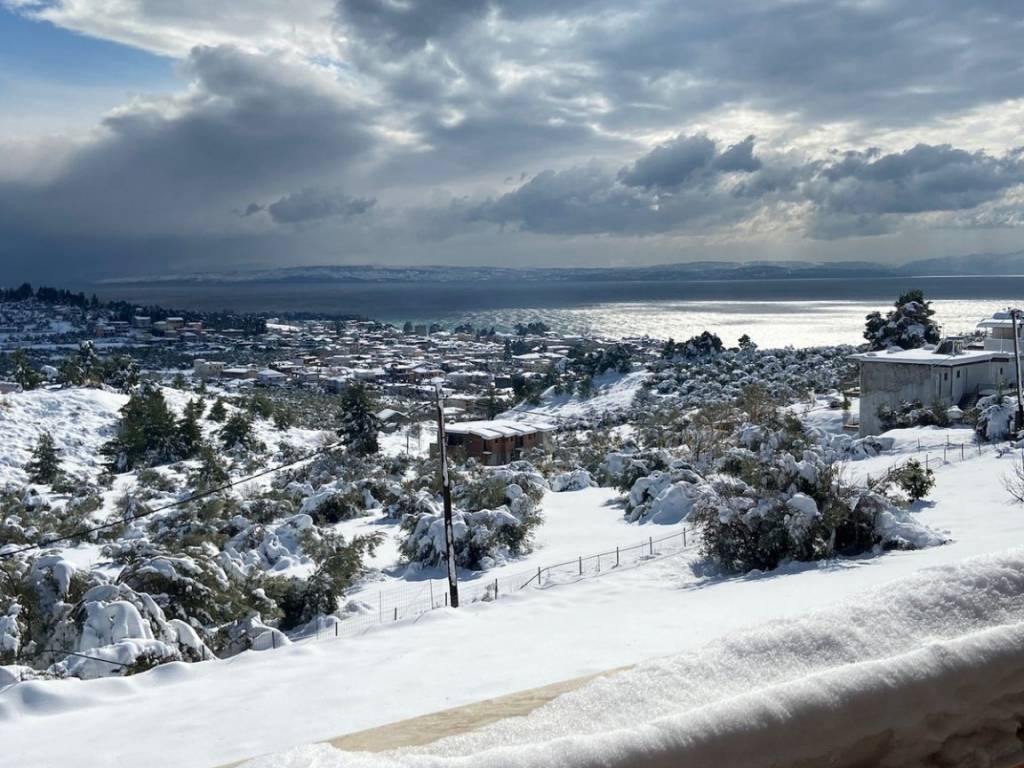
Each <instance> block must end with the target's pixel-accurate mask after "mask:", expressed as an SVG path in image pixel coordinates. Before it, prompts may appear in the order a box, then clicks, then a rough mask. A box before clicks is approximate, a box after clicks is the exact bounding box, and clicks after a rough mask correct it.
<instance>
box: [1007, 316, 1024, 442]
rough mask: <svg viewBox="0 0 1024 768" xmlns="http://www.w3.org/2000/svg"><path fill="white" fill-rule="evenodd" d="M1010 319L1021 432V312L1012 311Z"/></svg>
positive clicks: (1023, 397) (1023, 417) (1023, 408)
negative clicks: (1018, 335) (1018, 330)
mask: <svg viewBox="0 0 1024 768" xmlns="http://www.w3.org/2000/svg"><path fill="white" fill-rule="evenodd" d="M1010 318H1011V319H1012V320H1013V362H1014V363H1015V364H1016V366H1017V419H1016V427H1017V431H1018V432H1019V431H1020V430H1021V428H1024V392H1021V386H1020V385H1021V375H1020V339H1019V338H1018V337H1017V323H1018V322H1019V321H1020V310H1019V309H1011V310H1010Z"/></svg>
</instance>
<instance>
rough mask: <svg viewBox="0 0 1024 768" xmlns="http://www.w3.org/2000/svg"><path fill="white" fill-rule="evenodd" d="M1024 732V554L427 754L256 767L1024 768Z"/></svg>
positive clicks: (733, 644) (767, 633) (750, 639)
mask: <svg viewBox="0 0 1024 768" xmlns="http://www.w3.org/2000/svg"><path fill="white" fill-rule="evenodd" d="M1022 723H1024V552H1021V551H1020V550H1016V551H1014V552H1013V553H1012V554H1008V555H1003V556H1000V557H984V558H977V559H974V560H969V561H966V562H965V563H963V564H961V565H956V566H947V567H942V568H937V569H932V570H930V571H926V572H923V573H921V574H920V575H918V576H915V577H912V578H909V579H903V580H901V581H898V582H893V583H892V584H891V585H890V586H887V587H885V588H882V589H879V590H876V591H874V592H873V593H869V594H867V595H865V596H864V597H862V598H859V599H857V600H854V601H851V602H848V603H844V604H842V605H839V606H837V607H836V608H834V609H830V610H827V611H821V612H817V613H814V614H810V615H808V616H806V617H803V618H800V619H793V620H787V621H780V622H775V623H772V624H768V625H764V626H762V627H759V628H751V629H750V630H747V631H745V632H742V633H737V634H735V635H733V636H731V637H729V638H727V639H725V640H721V641H717V642H714V643H712V644H710V645H708V646H706V647H705V648H704V649H703V650H700V651H697V652H694V653H690V654H686V655H683V656H678V657H669V658H666V659H659V660H656V661H653V662H648V663H645V664H642V665H639V666H637V667H635V668H633V669H631V670H627V671H625V672H622V673H619V674H617V675H613V676H610V677H605V678H598V679H596V680H594V681H593V682H591V683H589V684H587V685H585V686H584V687H582V688H580V689H578V690H576V691H573V692H571V693H568V694H565V695H563V696H561V697H559V698H557V699H555V700H554V701H552V702H550V703H549V704H547V705H545V706H543V707H541V708H539V709H537V710H535V711H534V712H533V713H531V714H530V715H529V716H527V717H517V718H509V719H508V720H504V721H500V722H498V723H494V724H493V725H490V726H486V727H484V728H481V729H479V730H477V731H474V732H471V733H468V734H464V735H461V736H453V737H450V738H447V739H442V740H440V741H437V742H435V743H434V744H430V745H428V746H425V747H418V748H409V749H404V750H395V751H391V752H386V753H379V754H369V753H345V752H340V751H337V750H334V749H333V748H331V747H328V746H325V745H317V746H311V747H305V748H302V749H298V750H294V751H292V752H288V753H285V754H281V755H275V756H268V757H265V758H260V759H258V760H255V761H252V762H251V763H249V764H247V765H249V766H250V767H251V768H270V767H271V766H273V768H297V767H298V766H303V767H304V768H306V767H308V766H317V768H341V767H342V766H344V767H345V768H352V767H355V768H397V766H408V767H410V768H427V767H428V766H429V767H430V768H441V767H442V766H444V767H454V766H460V767H462V766H466V767H468V766H474V768H497V767H498V766H503V767H505V766H515V768H534V767H535V766H536V768H540V767H541V766H550V765H559V766H565V767H567V768H592V767H593V768H597V767H598V766H601V768H613V767H616V766H622V767H623V768H625V767H626V766H629V768H669V766H681V765H684V766H687V767H688V768H701V767H707V768H711V767H712V766H713V767H714V768H720V767H721V766H729V767H730V768H755V767H760V766H772V767H773V768H790V767H792V768H813V767H815V766H829V767H830V768H855V767H857V766H875V765H884V766H887V767H888V768H899V767H901V766H908V767H909V766H920V765H928V766H961V765H962V766H970V767H971V768H986V767H995V766H1004V765H1006V766H1009V765H1016V764H1017V763H1020V762H1024V750H1022V740H1021V737H1020V736H1018V730H1019V729H1021V727H1022ZM440 735H441V734H439V736H440Z"/></svg>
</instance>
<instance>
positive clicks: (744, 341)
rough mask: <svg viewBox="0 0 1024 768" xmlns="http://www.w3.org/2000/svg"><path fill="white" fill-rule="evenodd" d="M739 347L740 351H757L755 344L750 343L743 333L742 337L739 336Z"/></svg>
mask: <svg viewBox="0 0 1024 768" xmlns="http://www.w3.org/2000/svg"><path fill="white" fill-rule="evenodd" d="M739 347H740V349H749V350H755V349H757V344H755V343H754V342H753V341H751V339H750V337H749V336H748V335H747V334H745V333H744V334H743V335H742V336H740V339H739Z"/></svg>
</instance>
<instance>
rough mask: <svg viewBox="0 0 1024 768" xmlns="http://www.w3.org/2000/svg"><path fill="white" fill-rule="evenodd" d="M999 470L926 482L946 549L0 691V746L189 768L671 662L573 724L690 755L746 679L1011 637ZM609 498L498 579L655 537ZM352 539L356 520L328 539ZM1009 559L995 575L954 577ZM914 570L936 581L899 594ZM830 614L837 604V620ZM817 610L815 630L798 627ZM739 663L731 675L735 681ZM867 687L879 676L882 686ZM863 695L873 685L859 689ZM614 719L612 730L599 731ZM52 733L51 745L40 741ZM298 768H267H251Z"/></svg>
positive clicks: (563, 594) (661, 572) (956, 466)
mask: <svg viewBox="0 0 1024 768" xmlns="http://www.w3.org/2000/svg"><path fill="white" fill-rule="evenodd" d="M944 436H945V435H944V433H943V431H942V430H936V429H931V430H928V431H927V434H926V439H925V440H923V443H924V444H925V445H930V444H941V443H942V442H943V438H944ZM897 438H898V439H897V440H896V441H895V450H896V455H895V456H894V455H889V454H887V455H882V456H877V457H874V458H870V459H864V460H862V461H859V462H858V461H854V462H850V463H849V467H850V471H851V472H861V471H865V472H866V471H870V472H871V473H872V474H875V473H876V472H879V471H882V470H883V469H884V467H885V466H886V465H888V464H892V463H893V462H897V461H902V460H904V459H905V458H907V457H908V456H909V455H911V454H912V453H913V452H915V451H916V446H917V435H915V434H914V433H913V432H909V433H906V434H900V435H897ZM937 455H941V449H939V450H938V451H936V450H935V449H933V451H932V459H931V460H932V461H934V462H938V461H939V459H938V458H937ZM1015 461H1017V458H1016V457H1015V455H1012V454H1011V455H1002V454H1000V453H999V452H998V451H996V450H995V449H994V448H993V447H991V446H990V447H988V448H987V449H986V450H985V451H984V452H980V453H979V452H977V451H975V452H974V453H970V452H966V453H965V455H964V459H963V460H962V461H961V460H960V456H959V452H957V455H956V456H955V460H954V457H952V456H951V457H950V463H948V464H944V465H936V464H933V465H932V466H933V467H936V470H935V471H936V480H937V484H936V488H935V490H934V492H933V493H932V495H931V499H930V500H929V501H926V502H918V503H917V504H916V505H915V507H914V510H915V511H914V515H915V516H916V517H917V518H918V519H919V520H920V522H922V523H924V524H926V525H928V526H930V527H931V528H932V529H933V530H937V531H940V532H942V533H944V534H945V535H946V536H947V537H948V538H949V539H951V541H950V543H948V544H946V545H944V546H939V547H932V548H928V549H923V550H920V551H912V552H890V553H887V554H884V555H882V556H877V557H858V558H845V559H835V560H826V561H822V562H818V563H801V564H790V565H786V566H783V567H781V568H779V569H777V570H776V571H772V572H770V573H763V574H756V573H752V574H747V575H746V576H741V577H731V578H730V577H723V576H719V575H715V574H713V573H695V572H694V571H693V570H691V569H690V568H689V567H688V566H689V564H690V562H691V561H692V560H693V558H694V555H692V554H688V555H685V556H679V557H670V558H666V559H662V560H658V561H654V562H651V563H650V564H648V565H645V566H644V567H641V568H635V569H630V570H624V571H621V572H610V573H607V574H603V575H602V576H601V577H600V578H594V579H589V580H585V581H581V582H579V583H577V584H574V585H567V586H560V587H555V588H552V589H545V590H534V589H525V590H522V591H521V592H519V593H517V594H514V595H505V596H503V598H502V599H501V600H498V601H497V602H492V603H477V604H472V605H466V606H464V607H462V608H460V609H458V610H457V611H456V610H451V609H440V610H436V611H433V612H431V613H429V614H426V615H424V616H422V617H421V618H420V619H419V620H418V621H416V622H412V623H403V624H400V625H399V626H397V627H395V628H394V629H381V630H372V631H369V632H367V633H366V634H365V635H362V636H358V637H354V638H345V639H339V640H334V639H333V638H332V639H327V640H321V641H319V642H316V641H310V642H302V643H297V644H295V645H292V646H289V647H287V648H284V649H279V650H276V651H269V652H247V653H243V654H241V655H239V656H235V657H232V658H230V659H228V660H226V661H209V662H201V663H196V664H188V665H186V664H177V663H176V664H169V665H165V666H162V667H159V668H157V669H155V670H152V671H150V672H146V673H143V674H140V675H136V676H133V677H130V678H117V679H104V680H98V681H86V682H83V681H76V680H63V681H57V680H54V681H34V682H27V683H21V684H19V685H16V686H12V687H8V688H6V689H4V690H3V691H0V733H2V734H3V738H4V745H5V748H6V749H7V750H9V754H11V755H13V756H14V758H15V759H16V761H17V763H18V764H25V765H55V764H63V763H71V762H73V763H74V764H76V765H82V766H93V765H95V766H99V765H109V764H112V763H114V762H129V763H132V762H136V763H140V762H145V761H147V760H151V759H152V755H160V756H161V760H162V761H164V762H166V763H167V764H174V765H178V766H197V768H198V766H209V765H217V764H220V763H225V762H228V761H231V760H237V759H242V758H245V757H251V756H254V755H259V754H263V753H266V752H271V751H275V750H283V749H288V748H291V747H296V746H298V745H302V744H309V743H311V742H315V741H318V740H323V739H328V738H333V737H336V736H339V735H342V734H344V733H350V732H354V731H359V730H363V729H366V728H369V727H373V726H378V725H382V724H385V723H389V722H394V721H396V720H400V719H403V718H407V717H412V716H416V715H420V714H425V713H428V712H433V711H437V710H440V709H445V708H448V707H452V706H457V705H460V704H465V703H469V702H473V701H477V700H480V699H484V698H488V697H492V696H496V695H501V694H504V693H508V692H510V691H514V690H521V689H526V688H531V687H535V686H539V685H544V684H548V683H551V682H554V681H557V680H563V679H566V678H570V677H575V676H578V675H584V674H589V673H593V672H597V671H600V670H606V669H613V668H617V667H620V666H623V665H628V664H636V663H640V662H645V661H649V660H652V659H657V658H659V657H664V656H674V658H673V659H669V660H666V661H664V662H655V663H653V664H651V665H648V666H645V667H643V668H642V670H647V671H642V670H641V672H640V674H641V679H642V680H644V681H646V682H647V683H649V684H651V685H652V686H657V687H652V689H651V691H652V693H657V692H664V693H665V696H666V698H665V700H664V701H665V705H666V706H670V707H675V709H668V710H666V709H664V708H659V707H660V706H661V705H655V704H654V703H651V702H648V701H647V699H638V700H637V702H638V703H637V705H636V706H635V707H634V706H633V705H628V704H626V703H623V704H622V705H621V706H619V705H616V706H615V707H608V708H607V711H604V710H602V709H600V708H599V709H598V711H591V709H587V710H579V711H587V712H590V713H591V715H592V716H593V718H594V724H595V730H596V729H597V728H600V729H601V730H602V731H608V732H611V731H612V729H614V728H617V727H620V726H622V725H629V726H634V725H635V724H636V722H637V721H638V720H640V721H643V720H646V721H651V722H653V721H654V720H655V719H656V718H657V717H661V716H671V715H672V713H673V712H678V711H679V710H682V711H683V713H684V714H685V713H686V712H690V715H688V717H689V718H690V719H688V720H685V721H683V725H681V726H679V727H684V726H685V728H687V729H691V728H692V729H694V730H693V733H694V734H695V738H696V737H697V736H699V735H700V734H702V733H705V731H703V730H700V728H701V727H702V726H701V723H702V722H705V721H704V720H701V718H703V717H705V716H706V715H707V713H716V712H723V713H727V712H728V710H721V709H707V708H708V707H719V706H726V704H724V703H723V702H724V701H725V699H726V698H727V697H728V696H730V695H733V694H738V693H743V692H744V691H747V690H748V689H749V685H750V684H749V681H750V680H755V681H757V682H758V684H759V685H761V684H777V685H796V686H798V688H795V689H786V690H796V691H798V692H799V690H801V689H800V688H799V686H800V685H803V683H801V682H800V681H811V682H812V683H813V681H814V680H815V679H816V678H814V677H812V676H813V675H822V674H825V673H827V672H828V670H830V669H832V668H834V667H836V666H837V665H840V664H849V663H851V662H864V661H868V660H873V661H877V662H879V663H882V664H885V663H888V662H886V659H889V660H891V661H892V664H893V665H895V666H894V667H893V668H895V669H899V668H900V665H901V664H902V662H900V661H899V659H900V658H903V656H905V655H908V654H915V653H919V652H920V653H925V654H926V656H927V654H928V653H932V654H933V656H932V657H929V658H934V653H935V652H934V651H927V650H926V651H921V647H922V646H923V644H925V643H927V642H930V641H933V640H936V639H939V640H942V641H943V642H946V641H949V642H951V643H952V642H958V640H957V638H961V637H970V636H973V635H975V634H978V633H982V632H985V631H989V630H994V629H995V628H997V627H998V626H1000V625H1003V624H1011V623H1016V622H1021V621H1024V603H1021V601H1020V597H1019V595H1020V588H1019V584H1018V580H1019V577H1018V576H1017V575H1016V574H1017V573H1018V572H1019V571H1020V570H1021V569H1024V559H1022V558H1024V554H1021V551H1022V550H1020V548H1022V547H1024V512H1022V510H1021V508H1020V507H1019V506H1018V505H1015V504H1013V503H1011V501H1010V499H1009V497H1008V495H1007V494H1006V492H1005V490H1004V489H1003V485H1002V480H1003V477H1004V476H1005V475H1006V474H1007V472H1009V471H1010V469H1011V467H1012V466H1013V464H1014V462H1015ZM556 496H557V498H551V497H556ZM609 498H610V497H609V495H608V492H607V491H602V490H601V489H593V490H590V491H578V492H569V493H566V494H558V495H556V494H551V495H550V496H549V497H548V498H546V499H545V501H544V510H545V514H546V516H547V522H546V523H545V524H544V525H543V526H542V527H541V528H540V529H538V549H537V551H536V552H535V554H534V555H531V556H530V558H531V559H529V560H527V561H520V564H519V565H514V567H517V568H518V567H523V566H524V565H526V566H527V567H529V565H532V564H533V563H535V562H538V561H540V560H544V561H547V560H548V558H551V559H558V558H560V557H562V556H564V554H565V553H567V552H568V551H570V550H573V549H578V548H580V547H579V546H578V541H577V539H580V540H582V539H583V538H584V537H586V536H592V537H593V538H592V542H593V544H594V545H595V546H596V545H597V544H598V543H599V541H598V540H599V539H600V540H602V541H603V540H605V537H607V540H611V539H612V538H615V539H617V540H621V539H627V540H626V542H624V543H628V541H629V539H628V538H627V534H628V532H629V531H643V533H647V531H648V530H650V529H652V528H654V527H655V526H651V525H650V524H648V525H646V526H643V527H640V526H637V525H636V524H634V526H633V527H630V526H629V525H627V524H625V523H623V522H622V521H621V511H620V510H617V509H615V508H614V507H608V506H606V504H607V502H608V500H609ZM560 504H561V505H564V506H561V507H559V506H558V505H560ZM617 516H618V517H617ZM368 524H373V521H372V520H365V521H357V522H356V523H346V524H345V525H353V526H354V525H368ZM658 528H660V526H658ZM620 530H621V531H622V532H623V533H622V535H621V536H620V535H619V531H620ZM1015 548H1016V550H1015V551H1013V552H1011V553H1010V554H1007V555H1005V556H1001V557H1000V558H996V559H986V560H983V561H981V562H980V563H976V564H970V563H968V564H966V565H963V566H961V565H958V564H960V563H961V562H962V561H964V560H965V559H967V558H971V557H976V556H984V555H988V554H991V553H1002V552H1006V551H1007V550H1012V549H1015ZM392 554H393V553H392ZM381 558H382V560H381V562H380V563H379V564H380V565H384V564H385V561H386V560H389V559H390V558H389V556H388V555H387V554H386V553H385V554H383V555H381ZM509 567H513V565H510V566H509ZM928 568H937V569H938V570H931V571H927V572H926V573H924V574H921V575H920V576H916V574H919V573H920V572H921V571H922V570H924V569H928ZM397 575H398V574H397V573H392V577H397ZM906 578H910V579H911V580H910V581H909V582H908V583H907V584H905V585H903V586H897V585H894V586H892V587H891V588H887V589H886V590H884V591H883V592H881V593H878V594H876V595H875V596H867V597H863V598H858V597H856V596H857V595H858V594H859V593H861V592H863V591H864V590H866V589H867V590H870V589H876V588H879V587H882V586H883V585H885V584H887V583H889V582H892V581H894V580H898V579H906ZM929 585H935V589H934V590H932V589H931V587H929ZM907 594H909V595H911V597H909V598H908V597H906V595H907ZM850 599H855V600H856V602H854V603H852V604H850V605H843V604H842V603H843V601H847V600H850ZM823 609H827V610H828V612H827V613H826V614H823V615H821V616H817V617H810V618H806V619H803V618H800V617H802V616H805V615H806V614H808V612H812V611H816V610H823ZM780 620H783V623H782V624H776V623H775V622H778V621H780ZM793 622H795V623H793ZM737 633H742V634H737ZM949 647H950V648H952V647H953V646H949ZM755 649H756V652H755ZM965 653H966V652H965ZM679 654H684V656H679ZM901 655H903V656H901ZM940 656H941V654H940ZM741 661H742V662H743V663H744V664H747V665H749V666H740V662H741ZM908 663H910V662H908ZM915 663H916V662H915ZM921 663H923V664H926V665H927V664H930V663H931V662H928V661H927V659H926V660H925V661H922V662H921ZM865 669H867V668H865ZM879 669H880V670H882V671H879V673H878V674H879V675H884V674H886V673H885V672H884V668H882V667H880V668H879ZM680 679H685V680H686V681H687V682H686V684H685V685H682V684H681V683H680V682H679V681H680ZM864 679H865V682H867V681H869V680H875V679H882V678H881V677H876V676H871V675H868V673H867V672H865V678H864ZM808 684H810V683H808ZM839 684H840V683H838V682H837V683H836V685H839ZM600 685H601V686H604V685H608V686H611V687H609V688H598V691H599V692H601V695H604V694H607V696H608V700H609V701H619V700H620V699H621V700H622V701H623V702H625V701H626V699H627V698H628V696H627V693H626V692H627V691H628V690H630V687H631V686H634V685H637V683H636V681H635V680H633V681H628V680H627V681H626V682H623V683H621V685H622V687H621V688H619V687H618V686H619V685H620V684H619V683H612V682H611V681H609V682H607V683H605V682H602V683H600ZM675 688H678V694H676V693H673V692H672V691H673V689H675ZM805 690H807V691H809V692H808V693H807V694H806V695H808V696H809V695H814V694H813V692H812V690H811V689H805ZM827 690H837V689H833V688H829V689H827ZM580 695H581V696H588V697H589V696H597V695H598V694H595V693H593V692H589V693H588V692H587V691H581V692H580ZM794 695H796V694H794ZM801 695H803V694H801ZM616 697H619V698H616ZM588 700H590V699H586V698H584V699H580V700H577V701H576V705H575V706H576V707H577V709H578V708H579V707H581V706H582V704H583V702H584V701H588ZM764 701H765V699H764V698H762V699H757V700H752V701H750V702H748V703H749V706H751V707H754V709H750V710H742V711H750V712H755V711H761V710H757V709H756V707H758V706H761V705H762V704H763V702H764ZM645 702H646V703H645ZM558 706H562V705H558ZM565 706H570V707H572V706H573V705H572V703H571V702H570V703H569V704H566V705H565ZM595 706H596V705H595ZM588 707H589V705H588ZM617 708H618V709H621V710H622V713H623V715H622V716H623V717H624V718H626V719H627V720H628V722H626V723H623V721H622V720H615V719H614V718H615V717H617V715H616V714H615V711H616V709H617ZM702 708H703V709H702ZM737 711H740V710H737ZM296 713H300V716H295V714H296ZM868 714H870V712H869V713H868ZM723 716H724V715H723ZM573 717H575V716H573ZM559 722H560V723H562V724H563V725H565V724H568V725H569V726H572V724H573V723H575V722H576V720H574V719H572V718H571V717H570V715H568V714H566V715H565V718H562V717H561V716H559V717H552V718H550V722H549V721H548V719H547V716H546V715H541V722H539V723H535V722H531V723H530V724H529V725H528V727H527V729H526V731H524V732H525V733H536V734H537V738H538V739H540V738H542V737H543V739H557V738H560V734H559V732H557V731H556V730H553V729H555V728H556V726H557V724H558V723H559ZM756 722H761V720H757V721H756ZM766 722H767V721H766ZM669 725H672V724H669ZM652 727H656V728H659V729H661V728H663V727H668V726H663V725H661V724H659V725H656V726H652ZM672 727H676V726H675V725H672ZM112 728H116V729H117V730H118V731H119V732H122V733H130V734H131V738H111V739H109V740H107V741H106V742H105V743H104V746H103V749H102V750H89V751H85V752H83V751H81V750H80V749H79V748H78V745H80V744H83V743H86V742H88V740H89V739H94V738H95V734H97V733H108V732H110V731H111V729H112ZM534 729H536V730H534ZM673 732H674V733H677V732H678V731H673ZM687 732H689V730H688V731H687ZM54 733H59V734H60V735H61V738H60V739H54V738H52V734H54ZM516 733H518V732H516ZM516 733H513V732H512V731H509V732H508V733H505V732H502V731H499V734H498V735H496V736H495V737H494V739H495V741H494V743H495V744H500V743H503V742H502V741H501V739H505V738H506V737H507V738H508V739H510V740H511V741H509V742H508V743H510V744H512V743H520V742H516V741H515V739H517V738H520V736H517V735H516ZM602 738H603V737H602ZM472 743H475V744H477V747H475V748H478V747H479V745H480V743H481V742H471V741H467V742H465V744H466V745H467V746H466V747H465V748H466V749H469V748H470V747H471V746H472ZM601 743H602V744H605V745H609V746H613V745H614V743H615V742H601ZM630 743H632V742H630ZM562 744H563V746H565V743H564V742H562ZM453 750H454V747H453ZM305 754H306V757H308V755H309V753H305ZM549 754H556V753H549ZM306 757H303V758H302V759H306ZM296 759H298V758H296ZM319 759H326V758H323V756H320V758H319ZM392 759H394V758H392ZM402 759H404V758H402ZM431 759H434V758H431ZM427 763H429V761H427ZM300 764H303V763H301V762H295V761H294V760H293V761H292V762H290V763H289V762H286V761H285V759H284V758H275V760H274V761H270V762H266V763H264V765H300ZM326 764H328V765H330V764H331V763H326ZM346 764H347V763H346ZM384 764H387V763H384ZM391 764H396V763H394V762H392V763H391ZM397 764H407V763H401V762H399V763H397ZM429 764H438V763H437V762H436V760H435V762H434V763H429ZM474 764H477V763H474ZM726 764H731V763H729V762H728V761H727V762H726Z"/></svg>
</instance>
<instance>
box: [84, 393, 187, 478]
mask: <svg viewBox="0 0 1024 768" xmlns="http://www.w3.org/2000/svg"><path fill="white" fill-rule="evenodd" d="M102 450H103V453H104V454H106V455H107V456H108V457H109V460H110V466H111V468H112V469H113V470H114V471H116V472H126V471H128V470H130V469H133V468H135V467H136V466H140V465H143V466H150V465H153V464H159V463H166V462H170V461H175V460H177V459H178V458H179V457H180V444H179V441H178V425H177V423H176V422H175V419H174V414H172V413H171V411H170V409H169V408H168V407H167V402H166V401H165V400H164V396H163V393H161V392H160V389H159V388H158V387H154V386H144V387H141V388H140V389H138V390H137V391H136V392H134V393H133V394H132V396H131V397H130V398H129V399H128V402H127V403H126V404H125V406H124V407H123V408H122V409H121V423H120V424H119V425H118V430H117V436H116V437H115V438H114V439H113V440H111V441H110V442H108V443H107V444H106V445H105V446H103V449H102Z"/></svg>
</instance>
